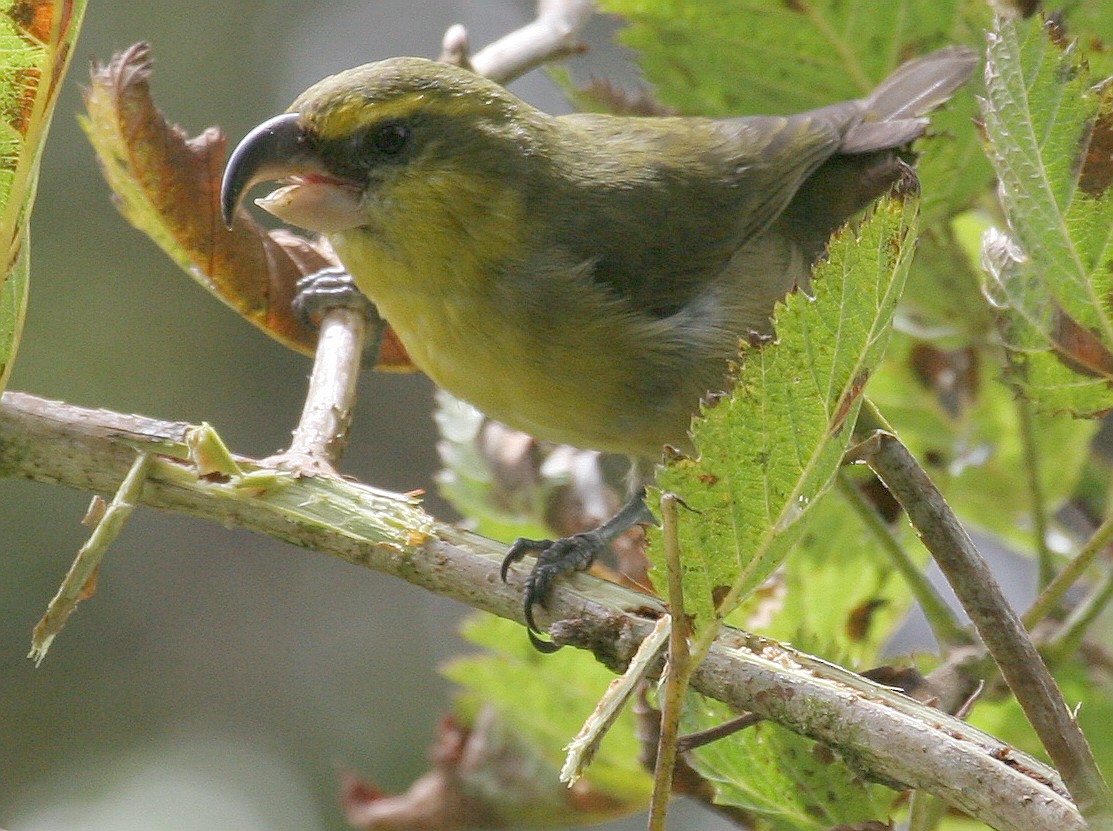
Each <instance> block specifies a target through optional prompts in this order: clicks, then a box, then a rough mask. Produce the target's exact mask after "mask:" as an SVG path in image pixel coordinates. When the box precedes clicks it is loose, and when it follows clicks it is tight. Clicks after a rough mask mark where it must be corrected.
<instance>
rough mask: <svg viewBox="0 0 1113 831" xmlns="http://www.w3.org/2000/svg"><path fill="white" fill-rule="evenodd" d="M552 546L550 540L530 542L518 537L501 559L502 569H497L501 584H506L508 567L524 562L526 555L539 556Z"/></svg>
mask: <svg viewBox="0 0 1113 831" xmlns="http://www.w3.org/2000/svg"><path fill="white" fill-rule="evenodd" d="M552 544H553V541H552V540H531V539H527V538H526V537H518V539H516V540H514V542H513V543H511V545H510V550H509V551H507V552H506V556H505V557H503V558H502V567H501V568H500V569H499V575H501V577H502V582H504V583H505V582H506V575H507V574H509V573H510V567H511V566H512V565H514V563H517V562H519V561H521V560H524V559H525V556H526V555H527V554H538V555H540V554H541V552H543V551H544V550H545V549H547V548H549V547H550V546H551V545H552ZM527 592H528V590H527Z"/></svg>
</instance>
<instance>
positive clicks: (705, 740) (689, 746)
mask: <svg viewBox="0 0 1113 831" xmlns="http://www.w3.org/2000/svg"><path fill="white" fill-rule="evenodd" d="M764 720H765V719H763V718H762V717H761V716H757V715H754V714H753V713H743V714H742V715H740V716H736V717H735V718H732V719H729V720H728V721H724V722H723V723H722V724H716V725H715V726H714V727H708V728H707V729H706V730H697V731H696V732H695V733H686V734H685V735H683V736H681V737H680V738H679V739H678V740H677V742H676V752H677V753H687V752H688V751H690V750H697V749H699V748H701V747H703V746H704V745H708V744H711V743H712V742H717V741H719V740H720V739H725V738H726V737H727V736H733V735H734V734H735V733H739V732H741V731H743V730H748V729H749V728H751V727H753V726H754V725H755V724H760V723H761V722H763V721H764Z"/></svg>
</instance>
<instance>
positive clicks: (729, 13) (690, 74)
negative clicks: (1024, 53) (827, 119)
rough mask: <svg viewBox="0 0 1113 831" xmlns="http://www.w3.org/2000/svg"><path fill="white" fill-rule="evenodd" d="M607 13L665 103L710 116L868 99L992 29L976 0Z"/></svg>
mask: <svg viewBox="0 0 1113 831" xmlns="http://www.w3.org/2000/svg"><path fill="white" fill-rule="evenodd" d="M600 5H602V6H603V8H604V9H606V10H607V11H610V12H616V13H618V14H621V15H623V17H624V18H625V20H626V21H627V23H628V26H627V28H625V29H624V30H623V32H622V36H621V37H622V40H623V42H624V43H625V44H626V45H628V46H630V47H632V48H633V49H634V50H636V51H637V53H638V59H639V62H640V64H641V66H642V69H643V70H644V71H645V74H646V77H647V78H648V79H649V81H650V82H652V83H653V84H654V85H655V87H656V89H657V93H658V95H659V96H660V97H661V100H662V101H664V102H665V103H666V104H668V105H669V106H672V107H675V108H677V109H678V110H680V111H681V112H684V113H691V114H698V115H710V116H726V115H741V114H744V113H759V112H780V113H789V112H799V111H801V110H808V109H812V108H815V107H822V106H824V105H826V104H830V103H831V102H833V101H840V100H843V99H846V98H858V97H861V96H862V95H863V94H865V93H866V92H868V91H869V90H870V89H871V88H872V87H873V86H874V85H875V84H876V83H877V82H878V81H880V80H881V79H882V78H883V77H884V76H885V75H886V74H888V73H889V72H890V71H891V70H893V69H894V68H895V67H896V66H897V65H898V64H900V63H902V62H903V61H905V60H907V59H908V57H909V56H910V55H912V54H919V53H923V52H928V51H931V50H932V49H934V48H937V47H940V46H944V45H946V44H950V43H973V42H974V41H975V39H976V38H978V37H979V30H980V28H981V26H982V25H983V24H984V23H987V22H988V10H987V9H986V6H985V4H984V3H982V2H978V1H977V0H902V2H892V3H847V2H841V1H840V0H809V2H802V3H781V2H752V1H751V2H742V3H739V2H737V0H604V1H603V2H602V3H601V4H600Z"/></svg>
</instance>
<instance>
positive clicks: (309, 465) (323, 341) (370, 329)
mask: <svg viewBox="0 0 1113 831" xmlns="http://www.w3.org/2000/svg"><path fill="white" fill-rule="evenodd" d="M297 288H298V294H297V295H296V296H295V298H294V301H293V306H294V310H295V312H296V313H297V314H298V315H300V316H301V317H302V319H303V320H304V321H305V323H306V324H307V325H309V326H311V327H313V328H315V329H317V330H318V338H317V349H316V354H315V356H314V360H313V371H312V373H311V374H310V377H309V389H308V390H307V392H306V396H305V406H304V407H303V408H302V414H301V418H300V419H299V420H298V426H297V427H296V428H295V429H294V432H293V436H292V440H291V443H290V447H289V448H288V449H287V450H284V451H282V452H281V453H279V454H277V455H276V456H271V457H270V458H268V459H265V460H264V462H265V463H266V464H268V465H270V466H272V467H279V468H282V469H284V470H292V471H294V472H296V473H298V474H299V475H303V476H337V475H339V474H338V473H337V471H336V463H337V461H338V460H339V458H340V454H341V453H342V451H343V449H344V446H345V444H346V443H347V437H348V424H349V421H350V418H351V412H352V409H353V408H354V406H355V395H356V380H357V378H358V375H359V370H360V365H361V363H364V362H366V361H367V356H368V355H371V356H374V355H377V354H378V348H379V340H380V339H381V337H382V329H383V327H382V322H381V319H380V318H379V316H378V313H377V312H376V311H375V307H374V306H373V305H372V304H371V302H370V301H369V300H368V299H367V298H366V297H364V296H363V295H362V294H361V293H360V292H359V291H358V290H357V289H356V287H355V284H354V283H353V282H352V278H351V276H350V275H349V274H348V273H347V272H346V271H344V270H343V269H342V268H340V267H337V266H333V267H329V268H324V269H321V270H320V271H316V272H314V273H312V274H309V275H307V276H305V277H303V278H301V279H300V280H299V281H298V283H297ZM369 350H371V351H369ZM371 360H372V361H373V360H374V358H373V357H372V359H371Z"/></svg>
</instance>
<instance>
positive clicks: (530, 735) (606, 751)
mask: <svg viewBox="0 0 1113 831" xmlns="http://www.w3.org/2000/svg"><path fill="white" fill-rule="evenodd" d="M462 634H463V636H464V637H465V638H466V639H467V640H469V641H470V642H472V643H474V644H476V645H477V646H481V647H483V648H484V650H485V652H484V654H482V655H473V656H470V657H462V658H456V659H454V660H453V661H452V662H451V663H449V664H448V665H447V666H446V667H445V668H444V674H445V675H446V676H447V677H448V678H450V679H452V680H453V681H455V682H456V683H457V684H459V685H460V686H461V687H462V688H463V689H464V690H465V691H466V695H465V696H464V700H463V701H462V704H461V706H462V707H463V708H464V709H466V710H467V709H470V710H473V711H474V710H475V709H477V708H478V706H479V703H480V702H482V703H484V704H487V705H492V706H494V707H495V708H496V709H497V710H498V712H499V713H500V715H501V716H502V717H503V718H504V719H505V720H506V721H507V722H508V723H509V724H510V725H511V726H512V727H513V728H514V729H515V730H516V731H517V732H518V735H519V737H520V738H521V739H523V740H524V741H526V742H528V743H529V744H530V746H531V747H533V748H535V749H537V750H538V752H539V753H541V754H542V755H543V756H544V757H545V758H546V759H547V760H548V761H549V762H550V763H551V764H552V772H553V775H555V772H556V771H557V770H559V769H560V766H561V764H562V763H563V760H564V753H563V747H564V745H566V744H567V743H568V742H569V740H570V739H571V738H572V737H573V736H575V735H576V733H577V732H578V731H579V729H580V727H581V726H582V724H583V722H584V719H585V718H586V717H587V715H588V713H590V712H591V710H592V708H593V707H594V706H595V703H596V702H597V701H598V700H599V698H600V697H601V696H602V695H603V692H604V691H605V690H606V689H607V685H608V684H609V683H610V682H611V680H612V679H613V678H614V675H613V674H612V673H611V672H610V671H608V670H607V669H606V668H605V667H603V666H602V665H601V664H598V663H596V661H595V660H594V659H593V658H592V656H591V655H589V654H587V653H585V652H580V651H578V650H573V649H564V650H561V651H560V652H556V653H554V654H552V655H541V654H540V653H538V652H537V651H536V650H535V649H534V648H533V647H532V646H530V644H529V642H528V641H527V640H526V639H525V638H523V637H522V630H521V628H520V627H519V626H518V625H517V624H514V623H511V622H509V621H505V620H502V619H501V618H496V617H492V616H490V615H477V616H475V617H473V618H471V619H470V620H469V621H468V622H467V623H466V624H465V626H464V628H463V630H462ZM639 751H640V746H639V743H638V740H637V738H636V737H635V735H634V717H633V714H632V713H631V712H630V711H629V710H626V711H625V712H624V713H623V714H622V715H621V716H620V717H619V719H618V721H617V722H616V724H615V725H614V727H612V728H611V731H610V733H608V734H607V738H606V740H605V741H604V742H603V745H602V747H601V748H600V750H599V753H598V755H597V756H596V757H595V760H594V762H593V763H592V765H591V767H590V768H589V769H588V771H587V773H586V774H585V776H586V778H587V779H588V781H590V783H591V785H592V786H593V787H594V788H595V789H597V790H598V791H600V792H602V793H604V794H607V795H608V796H609V797H611V798H613V799H615V800H618V801H620V802H624V803H626V802H635V803H638V804H644V803H646V802H647V801H648V796H649V786H650V780H649V775H648V774H647V773H646V772H645V771H644V770H643V769H642V768H641V766H640V765H639V764H638V761H637V760H638V754H639Z"/></svg>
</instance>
